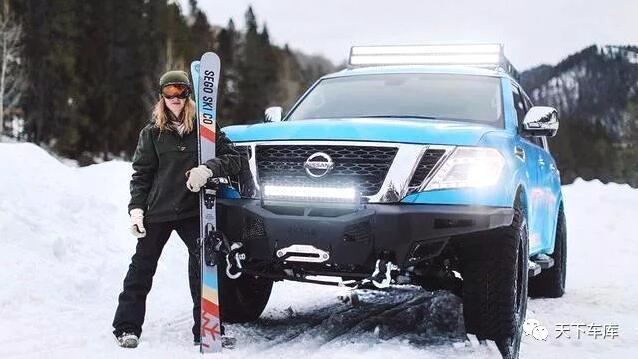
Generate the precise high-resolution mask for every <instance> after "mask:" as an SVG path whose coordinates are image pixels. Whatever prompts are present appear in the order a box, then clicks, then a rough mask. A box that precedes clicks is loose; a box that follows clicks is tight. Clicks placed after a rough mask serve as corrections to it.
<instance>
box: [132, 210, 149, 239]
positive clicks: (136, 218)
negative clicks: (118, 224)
mask: <svg viewBox="0 0 638 359" xmlns="http://www.w3.org/2000/svg"><path fill="white" fill-rule="evenodd" d="M129 214H130V215H131V233H132V234H133V235H134V236H135V237H137V238H142V237H144V236H146V228H144V210H143V209H141V208H133V209H132V210H131V212H129Z"/></svg>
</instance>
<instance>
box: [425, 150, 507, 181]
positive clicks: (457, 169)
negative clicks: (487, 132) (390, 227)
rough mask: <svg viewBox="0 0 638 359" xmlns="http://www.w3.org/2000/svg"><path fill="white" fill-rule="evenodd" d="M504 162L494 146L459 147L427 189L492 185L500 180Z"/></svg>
mask: <svg viewBox="0 0 638 359" xmlns="http://www.w3.org/2000/svg"><path fill="white" fill-rule="evenodd" d="M504 163H505V161H504V159H503V156H502V155H501V154H500V153H499V152H498V151H497V150H496V149H494V148H486V147H457V148H456V150H454V153H452V155H451V156H450V157H449V158H448V159H447V160H446V161H445V162H444V163H443V165H442V166H441V167H440V168H439V169H438V170H437V171H436V173H435V174H434V177H433V178H432V180H430V182H429V183H428V184H427V185H426V186H425V190H426V191H428V190H433V189H447V188H461V187H475V188H476V187H487V186H492V185H494V184H496V183H497V182H498V179H499V177H500V175H501V171H502V169H503V165H504Z"/></svg>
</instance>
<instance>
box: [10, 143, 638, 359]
mask: <svg viewBox="0 0 638 359" xmlns="http://www.w3.org/2000/svg"><path fill="white" fill-rule="evenodd" d="M130 175H131V166H130V163H127V162H122V161H109V162H105V163H102V164H98V165H93V166H89V167H84V168H76V167H69V166H66V165H64V164H62V163H61V162H59V161H58V160H56V159H54V158H53V157H51V156H50V155H48V154H47V153H46V152H45V151H44V150H42V149H40V148H39V147H36V146H35V145H32V144H16V143H0V268H1V269H0V319H1V320H0V338H1V339H0V357H1V358H7V357H9V358H33V357H46V358H74V357H77V358H85V357H91V358H128V357H135V358H196V357H199V356H200V355H199V353H198V349H197V348H196V347H194V346H192V345H191V339H192V338H191V335H190V327H191V316H190V308H191V302H190V295H189V290H188V283H187V253H186V248H185V246H184V245H183V244H182V242H181V241H180V240H179V238H178V237H177V236H176V235H175V234H174V236H173V237H172V238H171V239H170V240H169V243H168V244H167V246H166V248H165V250H164V253H163V255H162V258H161V260H160V263H159V267H158V270H157V274H156V276H155V281H154V285H153V290H152V291H151V293H150V295H149V297H148V300H147V303H148V305H147V316H146V318H147V320H146V323H145V325H144V333H143V335H142V340H141V342H140V346H139V347H138V348H137V349H135V350H127V349H122V348H119V347H117V346H116V344H115V341H114V339H113V337H112V335H111V333H110V331H111V330H112V329H111V320H112V316H113V313H114V310H115V306H116V304H117V296H118V294H119V292H120V290H121V285H122V280H123V278H124V274H125V273H126V270H127V266H128V264H129V259H130V257H131V256H132V254H133V252H134V248H135V243H136V242H135V239H134V238H133V237H132V236H131V235H130V234H129V233H128V216H127V213H126V204H127V203H128V199H129V198H128V196H129V194H128V181H129V178H130ZM563 191H564V196H565V199H566V205H565V208H566V214H567V223H568V241H569V243H568V247H569V252H568V258H569V259H568V268H569V271H568V278H567V281H568V284H567V293H566V294H565V296H564V297H563V298H561V299H538V300H530V302H529V309H528V313H527V316H528V318H533V319H536V320H538V321H539V323H541V325H544V326H545V327H546V328H547V329H548V331H549V338H547V340H546V341H539V340H536V339H534V338H533V337H532V336H525V337H524V338H523V344H522V349H521V357H523V358H530V357H538V356H540V357H543V358H559V357H561V358H572V357H573V358H581V357H627V358H629V357H632V358H633V357H635V353H636V351H637V350H638V284H637V281H636V280H634V277H635V274H636V269H635V267H634V261H635V258H637V257H638V256H637V255H638V241H636V235H635V232H634V227H635V225H634V223H635V221H636V218H638V190H636V189H632V188H630V187H629V186H627V185H617V184H607V185H605V184H602V183H600V182H599V181H590V182H585V181H582V180H577V181H576V182H575V183H574V184H572V185H568V186H564V187H563ZM358 293H359V296H360V299H361V305H360V306H359V307H352V306H350V305H349V304H346V303H344V302H343V301H341V300H340V299H339V296H344V295H345V296H347V295H348V292H347V290H345V289H341V288H337V287H329V286H318V285H311V284H301V283H293V282H283V283H282V282H279V283H276V284H275V287H274V292H273V295H272V297H271V300H270V302H269V303H268V306H267V308H266V311H265V313H264V314H263V315H262V318H261V319H260V320H259V321H258V322H256V323H252V324H244V325H229V326H228V329H227V330H228V332H229V334H231V335H233V336H235V337H236V338H237V342H238V343H237V348H236V349H235V350H232V351H225V352H224V357H227V358H244V357H260V358H262V357H263V358H280V357H290V356H292V355H296V356H304V357H308V358H368V359H369V358H377V357H378V358H415V357H419V358H443V357H449V356H457V357H468V358H470V357H471V358H484V357H498V354H497V351H496V349H495V347H494V345H493V343H485V344H479V345H477V344H476V343H477V341H476V340H475V339H476V338H472V337H470V338H468V337H467V336H466V335H465V333H464V330H463V323H462V315H461V312H460V310H461V301H460V300H459V299H458V298H457V297H455V296H454V295H452V294H450V293H448V292H443V291H442V292H436V293H430V292H425V291H422V290H419V289H418V288H414V287H398V288H395V289H393V290H392V291H390V292H385V293H383V292H382V293H378V292H370V291H359V292H358ZM561 323H562V324H574V325H576V324H579V323H582V324H591V323H593V324H597V325H609V324H617V325H618V327H619V336H618V337H617V338H615V339H602V338H598V339H594V338H593V337H591V336H587V335H585V334H583V335H582V336H581V339H576V338H575V334H576V332H575V329H573V330H574V331H572V336H574V338H572V339H566V338H558V339H556V338H555V336H556V334H555V333H556V332H555V326H556V325H557V324H561ZM581 328H586V327H584V326H583V327H581Z"/></svg>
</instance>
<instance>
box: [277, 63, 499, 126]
mask: <svg viewBox="0 0 638 359" xmlns="http://www.w3.org/2000/svg"><path fill="white" fill-rule="evenodd" d="M502 108H503V106H502V104H501V85H500V79H499V78H497V77H487V76H471V75H450V74H377V75H355V76H347V77H337V78H329V79H324V80H322V81H321V82H319V83H318V84H317V86H315V88H314V89H313V90H312V91H311V92H310V93H309V94H308V95H306V97H305V98H304V99H303V100H302V101H301V103H299V105H298V106H297V107H295V108H294V109H293V110H292V112H291V113H290V115H289V116H288V118H287V120H288V121H297V120H311V119H331V118H356V117H390V118H399V119H401V118H425V119H434V120H456V121H467V122H480V123H486V124H490V125H494V126H502Z"/></svg>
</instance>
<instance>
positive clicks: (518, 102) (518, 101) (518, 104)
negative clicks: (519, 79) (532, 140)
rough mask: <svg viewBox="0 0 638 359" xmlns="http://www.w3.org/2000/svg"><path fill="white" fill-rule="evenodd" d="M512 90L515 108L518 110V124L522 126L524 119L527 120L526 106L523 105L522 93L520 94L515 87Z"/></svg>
mask: <svg viewBox="0 0 638 359" xmlns="http://www.w3.org/2000/svg"><path fill="white" fill-rule="evenodd" d="M512 89H513V92H512V95H513V96H514V108H515V109H516V117H518V124H519V125H520V124H522V123H523V119H524V118H525V113H526V111H525V104H524V103H523V96H521V93H520V92H518V88H517V87H515V86H514V87H512Z"/></svg>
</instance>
